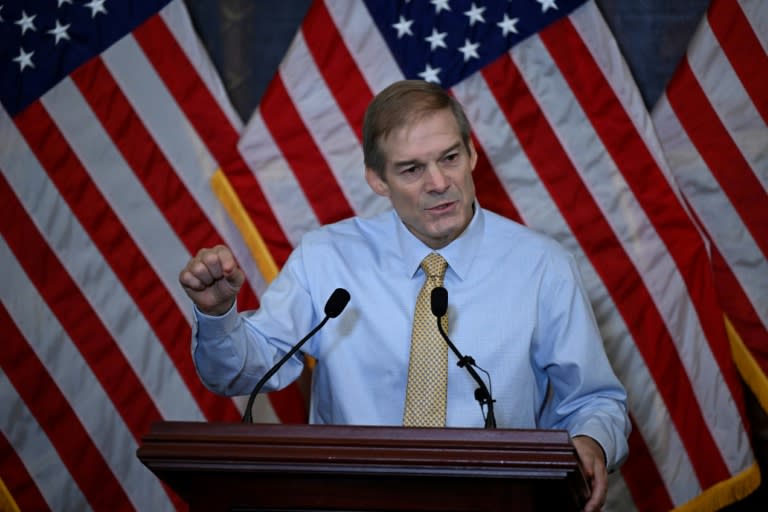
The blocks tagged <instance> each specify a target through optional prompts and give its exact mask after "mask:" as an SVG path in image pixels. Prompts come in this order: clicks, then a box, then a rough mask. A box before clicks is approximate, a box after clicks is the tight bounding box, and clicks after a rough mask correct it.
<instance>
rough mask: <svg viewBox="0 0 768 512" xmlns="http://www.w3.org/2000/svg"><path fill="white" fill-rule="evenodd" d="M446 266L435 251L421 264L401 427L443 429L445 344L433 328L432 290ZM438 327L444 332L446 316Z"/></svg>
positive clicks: (438, 284) (441, 282)
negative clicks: (420, 278) (422, 281)
mask: <svg viewBox="0 0 768 512" xmlns="http://www.w3.org/2000/svg"><path fill="white" fill-rule="evenodd" d="M447 266H448V263H447V262H446V261H445V260H444V259H443V257H442V256H440V255H439V254H437V253H436V252H433V253H430V254H429V255H428V256H427V257H426V258H424V260H423V261H422V262H421V268H422V269H424V273H425V274H426V278H425V279H424V285H423V286H422V287H421V291H420V292H419V297H418V299H417V300H416V311H415V313H414V315H413V333H412V334H411V359H410V362H409V364H408V385H407V389H406V393H405V413H404V414H403V425H405V426H406V427H444V426H445V408H446V404H447V401H448V400H447V394H448V345H447V344H446V343H445V340H444V339H443V337H442V336H441V335H440V331H438V329H437V319H436V318H435V316H434V315H433V314H432V307H431V305H430V302H431V300H432V290H433V289H434V288H436V287H438V286H442V285H443V276H445V269H446V267H447ZM442 322H443V323H442V326H443V329H444V330H447V329H448V315H445V316H443V318H442Z"/></svg>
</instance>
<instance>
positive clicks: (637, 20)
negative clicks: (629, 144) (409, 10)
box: [186, 0, 709, 121]
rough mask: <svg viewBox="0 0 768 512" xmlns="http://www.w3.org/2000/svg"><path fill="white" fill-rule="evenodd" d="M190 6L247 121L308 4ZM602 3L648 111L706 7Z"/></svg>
mask: <svg viewBox="0 0 768 512" xmlns="http://www.w3.org/2000/svg"><path fill="white" fill-rule="evenodd" d="M347 1H349V2H355V1H359V0H347ZM392 1H394V0H392ZM425 1H426V0H425ZM516 1H518V2H528V1H533V0H516ZM186 3H187V6H188V7H189V10H190V14H191V15H192V19H193V22H194V23H195V26H196V28H197V30H198V33H199V34H200V36H201V37H202V39H203V42H204V44H205V45H206V47H207V48H208V51H209V54H210V56H211V59H212V60H213V62H214V64H215V65H216V67H217V68H218V70H219V73H220V75H221V77H222V79H223V80H224V85H225V87H226V88H227V90H228V91H229V94H230V99H231V100H232V103H233V104H234V106H235V108H236V109H237V111H238V112H239V113H240V116H241V117H242V118H243V121H247V119H248V117H250V114H251V113H252V112H253V111H254V109H255V108H256V106H257V105H258V103H259V100H260V98H261V96H262V94H263V92H264V89H265V88H266V86H267V84H268V83H269V80H270V79H271V78H272V76H273V75H274V74H275V71H276V70H277V66H278V65H279V64H280V60H281V59H282V57H283V55H284V54H285V51H286V50H287V48H288V46H289V45H290V43H291V40H292V39H293V35H294V34H295V33H296V30H297V29H298V28H299V25H300V24H301V21H302V19H303V18H304V15H305V14H306V12H307V10H308V9H309V6H310V4H311V0H278V1H266V0H186ZM597 4H598V6H599V7H600V9H601V11H602V12H603V15H604V17H605V19H606V22H607V23H608V25H609V26H610V27H611V29H612V31H613V33H614V35H615V36H616V39H617V41H618V43H619V46H620V47H621V49H622V52H623V53H624V57H625V58H626V60H627V63H628V64H629V67H630V69H631V70H632V73H633V74H634V76H635V80H636V81H637V84H638V86H639V88H640V92H641V94H642V95H643V98H644V100H645V103H646V105H647V106H648V108H649V109H650V108H651V107H652V106H653V104H654V103H655V102H656V99H657V98H658V97H659V95H660V94H661V93H662V91H663V90H664V86H665V85H666V83H667V81H668V80H669V77H670V76H671V75H672V73H673V71H674V70H675V68H676V66H677V64H678V62H679V61H680V58H681V57H682V55H683V54H684V53H685V49H686V46H687V44H688V41H689V40H690V38H691V36H692V34H693V32H694V30H695V29H696V26H697V25H698V22H699V20H700V19H701V17H702V15H703V14H704V11H705V10H706V8H707V5H708V4H709V0H672V1H670V0H598V1H597Z"/></svg>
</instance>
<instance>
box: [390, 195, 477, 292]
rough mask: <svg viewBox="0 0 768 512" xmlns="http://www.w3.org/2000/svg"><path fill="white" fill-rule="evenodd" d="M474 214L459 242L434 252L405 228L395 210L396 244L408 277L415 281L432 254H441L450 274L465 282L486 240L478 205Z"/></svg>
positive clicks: (393, 215)
mask: <svg viewBox="0 0 768 512" xmlns="http://www.w3.org/2000/svg"><path fill="white" fill-rule="evenodd" d="M474 210H475V212H474V214H473V215H472V220H471V221H469V225H468V226H467V228H466V229H465V230H464V231H463V232H462V233H461V235H459V237H458V238H456V240H454V241H453V242H451V243H450V244H448V245H447V246H445V247H443V248H442V249H439V250H437V251H435V250H434V249H432V248H431V247H429V246H428V245H426V244H425V243H424V242H422V241H421V240H419V239H418V238H416V237H415V236H414V235H413V233H411V232H410V231H409V230H408V228H407V227H406V226H405V224H404V223H403V221H402V220H401V219H400V217H398V215H397V213H396V212H395V211H394V210H392V218H393V220H394V222H395V233H396V238H397V243H398V244H399V246H400V254H401V256H402V262H403V271H404V272H406V274H407V275H408V277H411V278H412V277H414V276H415V275H416V273H417V272H418V270H419V265H421V260H423V259H424V258H425V257H426V256H427V254H429V253H431V252H437V253H439V254H440V255H441V256H442V257H443V258H445V260H446V261H447V262H448V269H449V270H448V272H450V271H453V272H454V273H455V274H456V275H457V276H458V278H459V279H460V280H464V279H465V278H466V276H467V275H468V273H469V270H470V268H471V266H472V262H473V261H474V260H475V256H476V255H477V251H478V250H479V248H480V245H481V244H480V240H481V239H482V236H483V230H484V226H485V216H484V214H483V209H482V208H480V205H479V204H478V202H477V201H475V205H474Z"/></svg>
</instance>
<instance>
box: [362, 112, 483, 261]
mask: <svg viewBox="0 0 768 512" xmlns="http://www.w3.org/2000/svg"><path fill="white" fill-rule="evenodd" d="M379 147H380V148H381V151H382V153H383V154H384V155H385V156H386V167H385V170H384V179H382V178H381V177H379V176H378V175H377V174H376V172H375V171H374V170H373V169H366V172H365V176H366V179H367V180H368V184H369V185H370V186H371V188H372V189H373V191H374V192H376V193H377V194H379V195H382V196H385V197H389V199H390V201H391V202H392V206H393V207H394V209H395V211H396V212H397V213H398V215H399V216H400V218H401V219H402V220H403V222H404V223H405V225H406V226H407V227H408V229H409V230H410V231H411V233H413V234H414V235H415V236H416V237H417V238H418V239H419V240H421V241H422V242H424V243H425V244H427V245H428V246H429V247H431V248H433V249H440V248H442V247H445V246H446V245H448V244H449V243H450V242H452V241H453V240H454V239H455V238H457V237H458V236H459V235H460V234H461V233H462V232H463V231H464V228H466V227H467V225H468V224H469V221H470V220H471V219H472V204H473V202H474V200H475V185H474V182H473V181H472V171H473V170H474V168H475V163H476V162H477V153H476V152H475V150H474V147H473V146H472V145H471V143H470V148H469V152H468V151H467V148H465V147H464V143H463V142H462V141H461V135H460V133H459V127H458V124H457V123H456V119H455V118H454V117H453V114H452V113H451V111H450V110H449V109H445V110H440V111H437V112H434V113H431V114H428V115H427V116H425V117H422V118H420V119H418V120H417V121H415V122H413V123H411V124H409V125H407V126H404V127H402V128H400V129H398V130H395V131H393V132H392V133H390V134H389V136H387V137H386V138H384V139H383V140H381V141H380V143H379Z"/></svg>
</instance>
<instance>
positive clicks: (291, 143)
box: [0, 0, 766, 510]
mask: <svg viewBox="0 0 768 512" xmlns="http://www.w3.org/2000/svg"><path fill="white" fill-rule="evenodd" d="M724 3H725V4H726V5H729V6H731V5H732V6H733V7H730V8H731V9H732V10H733V9H735V10H736V11H739V12H741V11H742V10H743V11H744V13H745V16H747V17H749V18H750V19H752V20H757V21H752V23H753V25H752V26H754V27H760V26H763V27H764V26H766V21H765V20H766V13H765V8H764V7H759V6H758V7H754V6H755V5H757V4H758V2H754V3H752V4H749V3H748V2H744V3H743V4H742V5H741V6H737V4H736V3H734V2H731V3H728V2H724ZM166 4H167V5H166ZM717 5H719V3H715V5H714V6H713V8H715V7H716V6H717ZM750 9H751V12H750ZM158 10H159V13H157V11H158ZM760 11H761V12H760ZM0 18H2V21H0V40H1V41H2V46H0V66H2V67H0V101H1V102H2V105H3V109H2V111H0V169H2V180H0V197H2V201H3V206H4V209H5V212H4V215H3V216H2V217H0V219H2V220H0V225H1V226H2V229H1V230H0V233H1V234H2V238H1V239H0V240H1V241H2V242H1V243H0V251H2V255H1V256H0V261H2V262H3V267H4V269H3V272H4V276H5V279H4V281H5V282H4V283H3V286H2V287H1V288H0V290H1V291H0V298H1V299H2V310H0V311H1V312H2V324H0V326H1V327H0V328H1V332H2V333H3V345H2V350H0V361H1V362H2V373H0V378H1V379H2V382H0V432H1V433H2V436H0V476H2V479H3V482H4V483H5V485H6V486H7V488H8V489H9V491H10V495H11V496H12V497H13V498H14V499H16V501H17V502H18V503H19V504H20V505H21V508H22V509H23V510H27V509H29V510H46V509H54V510H59V509H74V510H87V509H89V508H93V509H97V510H98V509H104V508H109V509H126V510H130V509H138V510H164V509H174V508H178V507H179V501H178V499H176V498H175V497H174V496H172V495H171V494H170V493H169V492H167V491H166V489H165V488H164V487H163V486H161V485H160V484H159V482H158V481H157V480H156V479H155V478H154V476H152V475H151V474H150V473H149V472H148V471H147V470H146V469H145V468H143V466H142V465H141V464H140V463H139V462H138V460H137V459H136V457H135V450H136V447H137V445H138V440H139V438H140V436H141V435H142V434H143V433H145V432H146V431H147V430H148V426H149V423H150V422H151V421H153V420H156V419H160V418H164V419H191V420H201V421H205V420H208V421H236V420H237V419H238V418H239V409H238V408H237V406H236V404H235V403H233V402H232V401H230V400H226V399H221V398H217V397H214V396H213V395H212V394H210V393H209V392H207V391H206V390H204V389H203V388H202V386H201V385H200V383H199V380H198V379H197V376H196V375H195V372H194V368H193V367H192V365H191V358H190V356H189V334H190V326H191V321H192V320H191V311H190V306H189V302H188V301H187V299H186V297H185V296H184V294H183V292H182V291H181V289H180V288H179V286H178V285H177V284H176V276H177V274H178V271H179V269H180V268H181V266H182V265H183V264H184V262H185V261H186V260H187V259H188V258H189V256H190V255H191V254H193V253H194V252H195V251H196V250H197V249H199V248H200V247H203V246H210V245H212V244H215V243H226V244H228V245H230V246H231V247H233V249H234V250H235V253H236V254H237V256H238V259H239V261H240V263H241V264H242V265H243V266H244V267H245V270H246V273H247V275H248V276H249V284H248V286H246V287H245V289H244V291H243V292H242V294H241V296H240V297H239V298H238V300H239V306H240V308H241V309H246V308H253V307H256V306H257V305H258V295H259V293H260V292H261V291H262V290H263V289H264V287H265V285H266V283H267V282H268V281H269V279H270V278H271V277H272V276H273V275H274V273H275V272H276V270H277V268H278V267H279V266H280V265H281V264H282V263H283V262H284V261H285V259H286V257H287V255H288V253H289V252H290V250H291V248H292V247H293V246H295V245H296V243H298V241H299V239H300V237H301V236H302V234H303V233H305V232H306V231H307V230H309V229H312V228H314V227H316V226H319V225H321V224H324V223H328V222H332V221H334V220H338V219H341V218H344V217H347V216H349V215H352V214H359V215H366V216H367V215H372V214H374V213H376V212H379V211H381V210H382V209H385V208H387V207H388V204H386V203H385V202H384V201H383V200H382V199H381V198H379V197H378V196H374V195H373V194H372V193H371V192H370V190H369V189H368V187H367V185H366V183H365V181H364V178H363V173H362V169H363V165H362V151H361V147H360V126H361V120H362V114H363V111H364V109H365V106H366V105H367V103H368V102H369V101H370V99H371V98H372V97H373V95H374V94H375V93H376V92H378V91H379V90H381V89H382V88H383V87H385V86H386V85H388V84H389V83H391V82H392V81H394V80H398V79H401V78H405V77H408V78H422V79H426V80H436V81H439V83H440V84H441V85H443V86H445V87H447V88H449V89H450V91H451V93H452V94H454V95H455V96H456V97H457V98H458V99H459V100H460V101H461V102H462V104H463V105H464V106H465V108H466V110H467V114H468V116H469V117H470V120H471V123H472V126H473V130H474V136H475V142H476V147H477V148H478V150H479V153H480V162H479V165H478V168H477V169H476V171H475V181H476V184H477V188H478V197H479V201H480V204H481V205H483V206H485V207H487V208H490V209H492V210H495V211H497V212H499V213H502V214H504V215H506V216H508V217H510V218H512V219H515V220H518V221H520V222H523V223H525V224H527V225H529V226H531V227H533V228H534V229H538V230H541V231H543V232H546V233H549V234H551V235H552V236H554V237H556V238H557V239H558V240H560V241H561V242H562V243H563V244H564V245H565V246H566V247H568V248H569V249H570V250H571V251H572V252H573V253H574V255H576V257H577V258H578V260H579V262H580V265H581V270H582V273H583V275H584V278H585V282H586V284H587V286H588V289H589V293H590V295H591V297H592V300H593V306H594V309H595V312H596V315H597V317H598V321H599V323H600V326H601V330H602V333H603V336H604V339H605V344H606V350H607V351H608V353H609V356H610V358H611V361H612V363H613V365H614V368H615V369H616V372H617V374H618V375H619V377H620V378H621V379H622V381H623V382H624V384H625V385H626V386H627V389H628V392H629V402H630V412H631V416H632V420H633V428H634V430H633V434H632V437H631V438H630V450H631V455H630V458H629V460H628V461H627V463H626V464H625V465H624V466H623V467H622V469H621V471H620V472H618V473H616V474H614V475H613V476H612V482H611V486H610V496H609V500H610V502H609V507H608V508H610V509H612V510H669V509H672V508H675V507H681V508H683V509H690V510H693V509H696V510H714V509H715V508H717V507H718V506H720V505H723V504H726V503H729V502H731V501H733V500H734V499H736V498H738V497H739V496H742V495H744V494H746V493H747V492H748V491H749V490H750V489H752V488H753V487H754V486H755V485H756V484H757V481H758V478H759V476H758V471H757V467H756V465H755V464H754V460H753V456H752V452H751V449H750V443H749V437H748V433H747V431H746V428H745V424H746V421H747V420H746V418H745V413H744V408H743V404H742V398H741V392H740V387H739V386H740V384H739V381H738V377H737V375H736V373H735V371H734V368H733V365H732V362H731V358H730V352H729V346H728V338H727V337H726V332H725V329H724V326H723V322H722V314H723V312H722V309H721V306H720V305H719V304H718V303H717V297H716V295H715V290H716V285H717V284H719V283H720V282H721V281H718V280H714V281H713V277H712V273H711V271H710V264H711V263H712V262H717V260H716V259H715V255H716V253H715V252H714V251H710V252H708V249H711V247H713V246H715V245H716V244H713V245H712V246H708V245H707V244H706V242H705V238H702V234H704V235H708V236H710V237H712V238H714V237H715V236H717V235H716V234H715V233H714V231H713V229H712V228H709V227H707V228H706V230H701V231H699V230H698V229H697V224H695V223H694V220H693V219H694V215H693V213H694V211H695V212H698V211H699V210H697V209H696V206H695V205H694V206H693V208H690V209H689V208H688V203H686V202H685V201H683V195H684V194H685V198H688V201H689V203H691V204H694V203H695V202H694V200H693V198H692V196H691V195H690V194H689V193H688V192H687V191H686V188H685V186H684V185H683V186H678V184H677V182H676V181H675V180H674V179H673V175H672V174H671V173H670V172H669V170H668V167H667V163H666V160H665V155H664V154H663V152H662V145H661V144H660V142H659V139H658V138H657V137H656V133H655V131H654V127H653V125H652V123H651V118H650V116H649V115H648V112H647V111H646V109H645V108H644V107H643V105H642V102H641V100H640V96H639V94H638V92H637V90H636V88H635V86H634V83H633V81H632V79H631V78H630V74H629V71H628V70H627V68H626V66H625V65H624V63H623V59H622V58H621V56H620V53H619V50H618V48H617V47H616V44H615V41H614V40H613V37H612V36H611V34H610V32H609V30H608V28H607V27H606V26H605V24H604V22H603V20H602V18H601V16H600V14H599V12H598V10H597V8H596V6H595V5H594V3H592V2H566V1H563V0H559V1H555V0H543V1H538V2H536V1H533V0H530V1H521V2H504V1H501V2H483V1H479V0H476V1H474V2H471V1H466V2H465V1H459V0H450V1H449V0H433V1H431V2H427V1H416V0H412V1H411V2H394V1H386V0H383V1H378V2H373V1H369V2H357V1H356V2H350V1H345V0H338V1H331V0H328V1H325V2H317V3H316V4H315V5H314V6H313V7H312V8H311V9H310V12H309V13H308V15H307V17H306V19H305V21H304V23H303V25H302V27H301V30H300V31H299V33H298V34H297V36H296V38H295V40H294V42H293V44H292V46H291V48H290V50H289V52H288V54H287V55H286V57H285V59H284V61H283V63H282V64H281V66H280V69H279V71H278V74H277V75H276V77H275V79H274V80H273V82H272V83H271V85H270V87H269V89H268V91H267V93H266V95H265V97H264V99H263V101H262V104H261V106H260V107H259V109H258V110H257V111H256V112H255V113H254V115H253V117H252V118H251V120H250V121H249V122H248V124H247V126H246V127H242V126H241V124H240V122H239V121H238V119H237V116H236V115H235V114H234V112H233V110H232V108H231V107H230V105H229V103H228V101H227V100H226V97H225V94H224V91H223V88H222V86H221V83H220V82H219V80H218V78H217V77H216V75H215V73H214V72H213V70H212V67H211V65H210V63H209V62H208V60H207V58H206V56H205V53H204V51H203V50H202V49H201V47H200V46H199V43H198V41H197V38H196V36H195V34H194V31H193V30H192V27H191V25H190V23H189V19H188V16H187V14H186V12H185V9H184V6H183V4H182V3H181V2H180V1H177V0H174V1H173V2H167V1H161V2H150V1H144V2H127V1H122V2H114V1H111V0H107V1H105V0H90V1H88V2H85V1H74V2H73V1H71V0H58V1H57V0H47V1H44V0H39V1H36V2H35V1H25V2H13V3H10V2H3V7H2V8H0ZM761 20H762V21H761ZM25 27H26V28H25ZM753 33H755V34H756V35H755V36H754V37H755V38H756V39H759V37H763V38H764V37H765V36H764V35H759V34H760V30H757V29H753ZM762 33H763V34H764V33H765V31H762ZM761 42H762V49H763V54H762V55H763V57H764V49H765V47H766V45H765V40H764V39H762V40H761ZM689 59H690V57H689ZM758 69H759V68H758ZM762 69H765V68H762ZM670 90H671V89H670ZM762 90H763V91H764V90H766V89H765V88H763V89H762ZM707 94H709V93H707ZM762 101H763V103H762V105H765V103H764V102H765V100H764V99H763V100H762ZM763 112H764V110H763ZM762 119H763V124H762V129H763V130H764V129H765V123H764V119H765V116H764V114H763V117H762ZM657 122H658V120H657ZM693 124H694V125H695V124H696V123H695V122H694V123H693ZM763 136H764V135H763ZM664 142H665V145H664V150H667V149H668V148H667V146H666V140H665V141H664ZM763 147H765V145H763ZM699 151H701V150H699ZM758 152H759V151H758ZM762 154H763V158H764V153H762ZM667 157H668V158H670V162H671V163H672V162H673V161H672V157H671V156H670V153H669V152H668V153H667ZM672 169H673V170H675V169H676V167H675V166H672ZM756 169H757V171H756V174H757V175H758V179H761V178H760V176H761V174H760V173H761V172H762V176H763V177H764V176H765V164H764V163H763V164H762V167H760V166H758V167H756ZM761 169H762V170H761ZM675 173H676V174H674V176H675V177H677V176H678V174H677V171H675ZM762 183H763V185H764V184H765V182H764V181H763V182H762ZM723 189H725V187H724V186H723ZM764 190H765V189H763V191H764ZM694 195H695V194H694ZM763 199H764V197H763ZM731 201H733V199H731ZM763 204H765V203H763ZM707 208H708V207H705V208H703V210H704V211H706V210H707ZM763 214H764V210H763ZM699 217H703V215H701V214H699ZM702 223H703V224H704V225H706V224H707V221H706V220H704V219H702ZM763 226H764V224H763ZM759 227H760V225H757V226H756V229H757V230H758V232H759ZM764 231H765V230H763V232H764ZM763 236H764V235H763ZM717 248H718V250H719V251H721V253H722V254H723V258H722V259H721V260H720V261H729V260H728V259H727V257H726V256H725V251H724V250H723V249H722V248H720V246H719V245H717ZM764 259H765V252H764V251H763V252H762V263H760V264H764ZM728 268H734V267H733V266H732V265H731V263H729V264H728ZM755 275H756V276H757V277H758V278H759V277H761V276H760V274H758V273H756V274H755ZM765 275H766V274H765V273H763V274H762V276H765ZM715 278H716V279H718V278H719V275H718V274H715ZM755 281H756V282H758V283H759V280H758V279H756V280H755ZM763 282H764V281H763ZM757 288H758V289H762V290H765V287H764V285H763V287H762V288H760V286H759V285H758V286H757ZM745 295H746V294H745ZM746 296H747V297H752V296H750V295H746ZM751 300H752V301H753V302H751V304H752V305H753V309H755V310H756V311H758V313H759V312H760V308H761V305H762V308H763V312H764V310H765V307H766V306H765V305H766V302H765V298H764V296H763V298H762V299H760V298H759V296H758V298H751ZM728 314H729V318H732V319H733V320H732V321H733V324H734V326H736V329H740V327H741V325H740V324H739V323H738V322H739V320H737V318H741V317H739V316H737V315H734V314H733V313H731V312H730V311H729V312H728ZM764 325H765V323H764V322H763V332H764ZM739 332H740V333H741V332H742V331H741V330H739ZM744 339H745V341H746V340H747V338H746V337H745V338H744ZM749 339H753V338H749ZM271 405H272V406H270V403H268V402H267V401H265V400H261V401H260V412H259V413H258V416H259V417H260V418H262V419H265V420H277V419H280V420H283V421H289V420H296V419H300V418H301V417H303V414H304V413H303V411H302V410H301V406H300V404H299V403H298V400H297V392H296V391H295V389H294V390H293V391H290V390H289V391H288V394H287V395H285V394H283V395H282V396H280V397H273V399H272V401H271ZM275 413H276V414H275ZM95 474H97V475H99V478H98V479H94V478H93V475H95ZM0 494H2V493H1V492H0Z"/></svg>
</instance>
